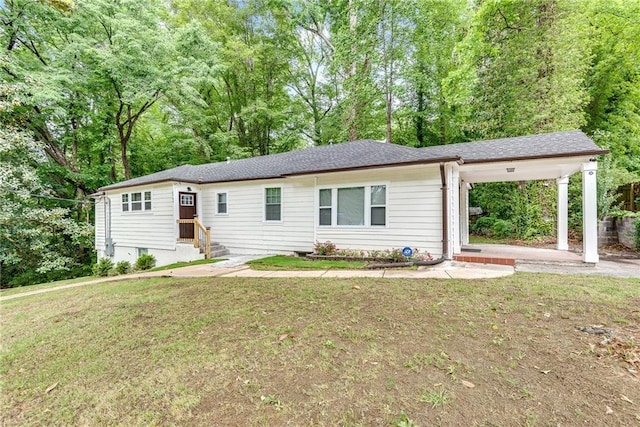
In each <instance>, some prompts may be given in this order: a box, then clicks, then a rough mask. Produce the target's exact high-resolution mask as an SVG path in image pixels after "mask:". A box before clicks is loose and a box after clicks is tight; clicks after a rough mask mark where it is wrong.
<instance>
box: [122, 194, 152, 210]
mask: <svg viewBox="0 0 640 427" xmlns="http://www.w3.org/2000/svg"><path fill="white" fill-rule="evenodd" d="M121 200H122V212H142V211H150V210H151V191H143V192H140V191H138V192H135V193H124V194H122V196H121Z"/></svg>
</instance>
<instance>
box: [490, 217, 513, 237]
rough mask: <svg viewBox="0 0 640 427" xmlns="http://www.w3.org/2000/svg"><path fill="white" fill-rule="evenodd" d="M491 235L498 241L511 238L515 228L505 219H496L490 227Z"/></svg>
mask: <svg viewBox="0 0 640 427" xmlns="http://www.w3.org/2000/svg"><path fill="white" fill-rule="evenodd" d="M491 231H492V232H493V235H494V236H495V237H497V238H499V239H503V238H506V237H512V236H513V234H514V231H515V226H514V225H513V223H512V222H511V221H508V220H506V219H496V220H495V222H494V223H493V225H492V226H491Z"/></svg>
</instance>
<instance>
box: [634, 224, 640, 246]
mask: <svg viewBox="0 0 640 427" xmlns="http://www.w3.org/2000/svg"><path fill="white" fill-rule="evenodd" d="M633 241H634V243H635V246H636V251H638V252H640V217H637V218H636V220H635V221H634V222H633Z"/></svg>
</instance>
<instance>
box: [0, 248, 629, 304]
mask: <svg viewBox="0 0 640 427" xmlns="http://www.w3.org/2000/svg"><path fill="white" fill-rule="evenodd" d="M264 256H265V255H241V256H240V255H239V256H234V255H231V256H229V259H228V260H226V261H221V262H218V263H215V264H201V265H194V266H190V267H182V268H176V269H172V270H163V271H154V272H150V273H135V274H127V275H123V276H115V277H104V278H99V279H94V280H88V281H86V282H79V283H73V284H69V285H61V286H56V287H52V288H46V289H37V290H33V291H26V292H22V293H19V294H12V295H6V296H2V294H1V293H0V301H6V300H11V299H15V298H21V297H26V296H29V295H38V294H43V293H47V292H53V291H58V290H61V289H69V288H76V287H79V286H87V285H95V284H98V283H106V282H117V281H122V280H130V279H138V278H140V279H142V278H147V277H179V278H189V277H273V278H276V277H326V278H353V277H371V278H386V279H391V278H407V279H493V278H496V277H503V276H508V275H511V274H513V273H514V272H515V271H526V272H537V273H559V274H596V275H602V276H615V277H628V278H640V260H638V259H635V260H634V259H615V260H602V261H600V262H599V263H598V264H596V265H595V266H588V265H554V264H548V263H540V264H529V263H517V264H516V267H515V268H514V267H511V266H506V265H494V264H472V263H466V262H458V261H445V262H443V263H442V264H438V265H435V266H430V267H419V268H418V269H416V270H408V269H400V270H397V269H387V270H296V271H283V270H279V271H268V270H252V269H251V268H250V267H249V266H248V265H246V264H245V263H246V262H248V261H250V260H253V259H258V258H262V257H264Z"/></svg>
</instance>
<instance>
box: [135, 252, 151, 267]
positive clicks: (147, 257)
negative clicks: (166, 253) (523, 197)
mask: <svg viewBox="0 0 640 427" xmlns="http://www.w3.org/2000/svg"><path fill="white" fill-rule="evenodd" d="M155 266H156V257H154V256H153V255H151V254H142V255H140V256H139V257H138V259H137V260H136V270H142V271H144V270H150V269H152V268H153V267H155Z"/></svg>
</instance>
